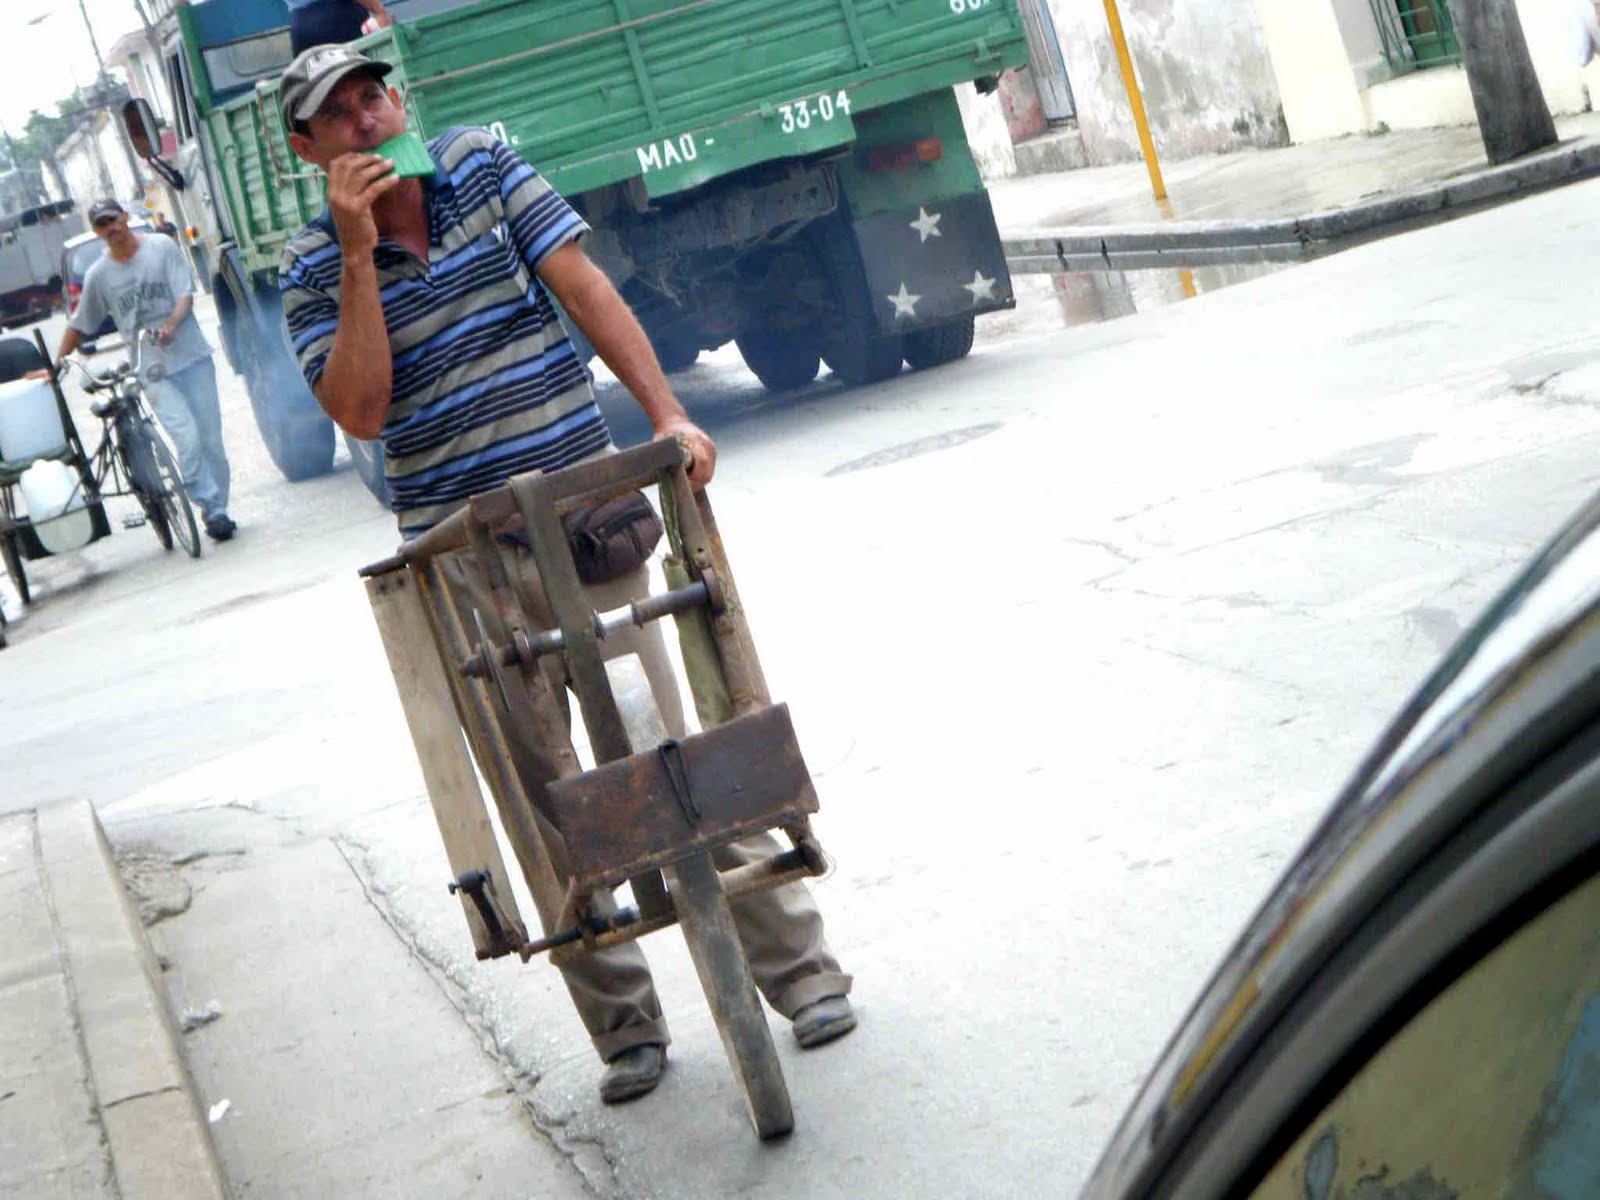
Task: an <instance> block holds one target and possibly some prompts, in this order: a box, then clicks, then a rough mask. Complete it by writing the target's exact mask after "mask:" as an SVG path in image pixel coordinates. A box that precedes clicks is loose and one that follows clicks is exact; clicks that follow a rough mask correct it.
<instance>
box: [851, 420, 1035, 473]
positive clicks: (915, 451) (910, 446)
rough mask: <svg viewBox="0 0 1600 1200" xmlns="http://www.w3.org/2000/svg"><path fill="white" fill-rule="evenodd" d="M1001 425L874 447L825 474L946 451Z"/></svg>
mask: <svg viewBox="0 0 1600 1200" xmlns="http://www.w3.org/2000/svg"><path fill="white" fill-rule="evenodd" d="M1003 424H1004V422H1003V421H990V422H988V423H987V424H984V425H968V426H967V427H966V428H964V429H949V430H946V431H945V432H944V433H934V434H930V435H928V436H927V437H923V438H918V439H917V440H916V441H914V442H901V443H900V444H899V445H898V446H889V447H887V448H885V449H883V450H874V451H873V452H872V453H871V454H868V455H866V456H865V457H864V458H856V459H852V460H851V461H850V462H847V463H840V464H839V465H838V466H837V467H834V468H833V469H832V470H830V471H829V472H828V474H829V475H844V474H847V473H849V472H851V471H870V470H871V469H872V468H873V467H885V466H888V465H889V464H890V463H897V462H904V461H905V460H906V459H908V458H916V457H917V455H919V454H932V453H933V452H934V451H935V450H948V449H949V448H950V447H951V446H959V445H961V443H962V442H971V441H975V440H977V439H978V438H981V437H983V436H984V435H985V434H990V433H993V432H994V431H995V430H996V429H999V428H1000V426H1001V425H1003Z"/></svg>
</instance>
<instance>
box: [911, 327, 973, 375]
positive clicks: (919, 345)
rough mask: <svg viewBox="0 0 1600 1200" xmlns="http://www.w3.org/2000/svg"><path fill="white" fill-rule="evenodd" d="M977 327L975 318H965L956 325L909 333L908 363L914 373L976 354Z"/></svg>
mask: <svg viewBox="0 0 1600 1200" xmlns="http://www.w3.org/2000/svg"><path fill="white" fill-rule="evenodd" d="M974 324H975V321H974V319H973V318H972V317H963V318H962V319H961V320H959V321H957V322H956V323H955V324H953V325H940V326H937V327H936V328H934V329H919V330H917V331H916V332H915V333H908V334H906V362H907V363H908V364H909V365H910V367H911V369H912V370H914V371H923V370H926V369H927V368H929V367H942V366H944V364H945V363H952V362H955V361H956V359H958V358H965V357H966V356H967V355H968V354H970V353H971V352H972V333H973V326H974Z"/></svg>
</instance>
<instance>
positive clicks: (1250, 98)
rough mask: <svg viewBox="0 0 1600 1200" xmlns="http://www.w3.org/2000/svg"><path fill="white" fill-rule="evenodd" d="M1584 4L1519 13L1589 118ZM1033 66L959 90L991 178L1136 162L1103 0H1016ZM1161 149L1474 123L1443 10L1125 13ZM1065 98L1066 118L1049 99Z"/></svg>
mask: <svg viewBox="0 0 1600 1200" xmlns="http://www.w3.org/2000/svg"><path fill="white" fill-rule="evenodd" d="M1575 2H1576V0H1518V10H1519V13H1520V15H1521V17H1522V24H1523V29H1524V32H1525V34H1526V37H1527V42H1528V49H1529V53H1530V55H1531V56H1532V58H1533V63H1534V68H1535V70H1536V71H1537V72H1538V75H1539V81H1540V85H1541V87H1542V88H1543V90H1544V94H1545V99H1546V101H1547V102H1548V103H1549V105H1550V109H1551V111H1552V112H1553V113H1557V114H1562V113H1573V112H1583V111H1588V110H1589V109H1590V108H1591V106H1592V97H1593V96H1594V94H1595V93H1596V92H1597V91H1600V62H1597V63H1596V64H1591V65H1589V66H1588V67H1580V66H1579V65H1578V62H1577V58H1576V55H1575V54H1574V50H1573V17H1572V5H1573V3H1575ZM1020 4H1021V6H1022V10H1023V16H1024V20H1025V23H1026V24H1027V25H1028V29H1029V49H1030V53H1031V57H1032V59H1033V62H1032V64H1031V65H1030V66H1029V67H1028V68H1025V69H1024V70H1022V71H1018V72H1011V73H1009V75H1008V77H1007V78H1006V79H1004V80H1002V81H1001V86H1000V88H999V89H998V90H997V91H995V92H993V93H991V94H990V95H987V96H980V95H978V94H977V93H976V92H975V91H974V90H973V89H972V88H971V87H963V88H962V89H960V91H961V93H962V95H961V102H962V111H963V113H964V114H965V116H966V119H967V128H968V134H969V136H970V137H971V139H972V141H973V148H974V150H975V152H976V153H977V156H978V160H979V163H980V165H982V167H983V168H984V171H985V173H986V174H987V175H989V176H990V177H991V178H996V177H1001V176H1005V175H1011V174H1015V173H1018V172H1022V173H1028V172H1030V171H1037V170H1061V169H1069V168H1072V167H1078V166H1100V165H1104V164H1107V163H1114V162H1122V161H1128V160H1131V159H1135V158H1137V157H1138V156H1139V142H1138V137H1137V131H1136V130H1135V128H1134V124H1133V118H1132V114H1131V111H1130V109H1129V105H1128V99H1127V95H1126V93H1125V91H1124V89H1123V83H1122V77H1121V74H1120V70H1119V68H1118V64H1117V58H1116V54H1115V51H1114V49H1113V46H1112V41H1111V35H1110V31H1109V28H1108V26H1107V22H1106V14H1105V4H1104V0H1020ZM1118 8H1119V10H1120V12H1121V14H1122V21H1123V26H1124V29H1125V30H1126V33H1127V37H1128V43H1129V48H1130V50H1131V53H1132V55H1133V60H1134V63H1135V66H1136V69H1137V72H1138V75H1139V80H1140V84H1141V87H1142V89H1143V92H1144V99H1145V106H1146V108H1147V109H1148V111H1149V115H1150V124H1151V131H1152V134H1153V136H1154V139H1155V143H1156V149H1157V151H1158V153H1160V154H1161V155H1162V156H1163V157H1170V158H1187V157H1192V156H1195V155H1200V154H1213V153H1222V152H1225V151H1230V150H1239V149H1245V148H1249V147H1268V146H1278V145H1285V144H1287V143H1289V142H1309V141H1317V140H1320V139H1323V138H1333V137H1344V136H1349V135H1351V134H1360V133H1381V132H1383V131H1384V130H1387V129H1425V128H1431V127H1434V126H1441V125H1464V124H1472V123H1474V122H1475V121H1476V119H1477V117H1476V114H1475V112H1474V110H1473V107H1472V97H1471V94H1470V92H1469V90H1468V87H1467V79H1466V73H1465V72H1464V71H1463V70H1462V68H1461V65H1460V63H1461V56H1460V46H1459V44H1458V43H1457V42H1456V40H1455V34H1454V28H1453V25H1452V23H1451V21H1450V16H1449V10H1448V7H1447V4H1446V0H1118ZM1063 94H1065V95H1067V96H1069V97H1070V104H1069V105H1068V106H1067V107H1068V110H1069V111H1064V110H1063V107H1062V105H1061V104H1059V103H1056V104H1054V105H1053V106H1052V104H1051V102H1050V101H1051V98H1052V97H1059V96H1061V95H1063Z"/></svg>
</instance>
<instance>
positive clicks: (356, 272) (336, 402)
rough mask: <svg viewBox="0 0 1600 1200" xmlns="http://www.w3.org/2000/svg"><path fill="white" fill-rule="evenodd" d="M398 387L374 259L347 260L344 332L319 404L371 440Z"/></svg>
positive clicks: (336, 341)
mask: <svg viewBox="0 0 1600 1200" xmlns="http://www.w3.org/2000/svg"><path fill="white" fill-rule="evenodd" d="M393 386H394V359H393V356H392V355H391V353H390V351H389V329H388V327H387V326H386V325H385V324H384V322H383V302H382V300H381V299H380V297H379V295H378V275H377V272H376V271H375V270H374V269H373V266H372V260H371V259H353V260H352V259H349V258H347V259H345V263H344V273H343V277H342V278H341V280H340V283H339V328H338V330H337V331H335V333H334V335H333V348H332V349H331V350H329V351H328V361H327V363H326V365H325V366H324V367H323V370H322V378H321V379H320V380H318V382H317V402H318V403H319V404H321V405H322V408H323V411H325V412H326V413H327V414H328V415H329V416H330V417H332V418H333V420H334V422H335V423H336V424H337V425H338V426H339V428H341V429H343V430H344V431H345V432H347V433H349V434H352V435H353V436H355V437H358V438H363V439H365V440H368V441H370V440H371V439H373V438H375V437H377V436H378V434H379V433H380V432H382V430H383V422H384V419H385V418H386V417H388V415H389V400H390V396H391V393H392V389H393Z"/></svg>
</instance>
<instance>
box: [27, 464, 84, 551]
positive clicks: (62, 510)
mask: <svg viewBox="0 0 1600 1200" xmlns="http://www.w3.org/2000/svg"><path fill="white" fill-rule="evenodd" d="M18 482H19V483H20V484H21V485H22V499H23V502H24V503H26V504H27V506H28V520H29V521H31V522H32V523H33V531H34V533H36V534H38V535H39V540H40V541H41V542H43V543H44V548H45V549H46V550H48V551H50V553H51V554H66V553H68V552H69V551H72V550H82V549H83V548H84V547H85V546H87V545H88V544H89V543H90V542H91V541H92V540H93V539H94V521H93V520H92V519H91V518H90V516H89V509H88V507H87V506H86V505H85V504H84V499H83V488H82V487H81V486H79V480H78V476H77V473H76V472H75V471H73V470H72V468H71V467H69V466H67V464H66V463H62V462H57V461H55V460H54V459H50V458H46V459H41V460H40V461H38V462H36V463H34V464H33V466H31V467H29V468H28V469H27V470H26V471H24V472H23V473H22V478H21V480H19V481H18Z"/></svg>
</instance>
